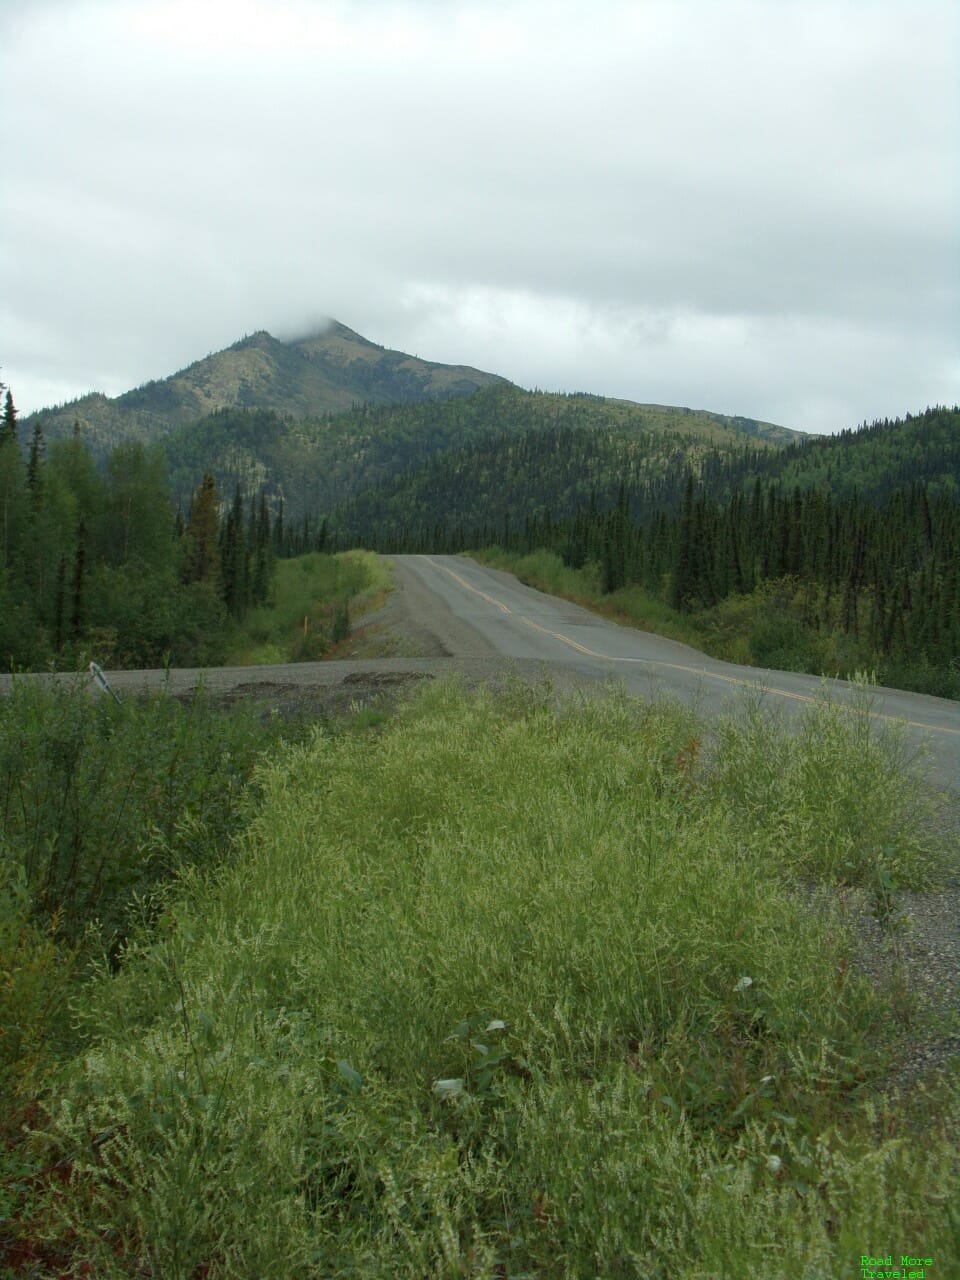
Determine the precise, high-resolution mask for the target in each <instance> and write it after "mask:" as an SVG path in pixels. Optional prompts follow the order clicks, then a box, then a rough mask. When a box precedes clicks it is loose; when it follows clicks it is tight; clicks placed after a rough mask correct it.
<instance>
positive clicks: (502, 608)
mask: <svg viewBox="0 0 960 1280" xmlns="http://www.w3.org/2000/svg"><path fill="white" fill-rule="evenodd" d="M423 558H424V560H426V562H427V564H430V565H433V567H434V569H439V570H440V571H441V573H446V574H449V576H450V577H451V578H452V579H453V580H454V582H458V583H459V584H460V586H461V587H463V588H464V589H465V590H467V591H472V592H473V594H474V595H475V596H480V597H481V598H482V599H484V600H486V602H487V604H493V605H496V607H497V608H498V609H499V610H500V611H501V612H502V613H513V610H512V609H508V608H507V606H506V605H505V604H501V603H500V601H499V600H495V599H494V598H493V596H488V595H487V593H486V592H485V591H480V590H479V589H478V588H477V587H471V585H470V583H469V582H465V581H464V579H463V578H461V577H460V575H459V573H454V572H453V570H452V569H448V568H447V566H446V565H445V564H437V563H436V561H435V560H431V559H430V557H429V556H424V557H423Z"/></svg>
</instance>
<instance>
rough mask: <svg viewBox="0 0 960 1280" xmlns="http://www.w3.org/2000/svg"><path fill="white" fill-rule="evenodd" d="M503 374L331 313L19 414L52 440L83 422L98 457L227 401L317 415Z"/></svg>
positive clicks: (452, 392) (495, 380)
mask: <svg viewBox="0 0 960 1280" xmlns="http://www.w3.org/2000/svg"><path fill="white" fill-rule="evenodd" d="M504 382H505V379H503V378H500V377H497V376H496V375H495V374H491V373H483V372H481V371H480V370H479V369H471V368H468V367H466V366H464V365H446V364H438V363H435V362H433V361H429V360H421V359H419V358H418V357H416V356H411V355H407V354H405V353H404V352H402V351H390V350H387V349H385V348H383V347H379V346H377V345H376V344H375V343H373V342H370V341H368V339H366V338H364V337H362V336H361V335H360V334H358V333H354V332H353V330H352V329H348V328H347V327H346V326H345V325H342V324H339V323H338V322H337V321H332V322H331V323H330V325H329V327H328V328H326V329H325V330H323V331H322V332H321V333H316V334H313V335H311V336H308V337H305V338H301V339H299V340H297V341H294V342H281V341H279V340H278V339H277V338H274V337H273V336H272V335H271V334H269V333H266V332H264V331H261V332H259V333H255V334H253V335H252V336H249V337H244V338H242V339H241V340H240V341H239V342H235V343H234V344H233V346H231V347H227V348H226V350H224V351H218V352H216V353H215V354H213V355H208V356H206V357H205V358H204V359H202V360H197V361H195V362H194V363H193V364H191V365H188V366H187V368H185V369H181V370H180V371H179V372H178V373H174V374H171V375H170V376H169V377H167V378H161V379H158V380H156V381H153V382H148V383H146V384H144V385H143V386H141V387H138V388H136V390H133V391H127V392H125V393H124V394H123V395H120V396H117V397H116V398H114V399H111V398H109V397H107V396H105V395H102V394H100V393H93V394H91V395H88V396H83V397H81V398H80V399H79V400H75V401H72V402H71V403H69V404H65V405H61V406H59V407H57V408H53V409H42V410H39V411H38V412H37V413H34V414H31V415H30V416H29V417H25V418H23V419H22V426H23V427H24V428H25V429H26V432H25V434H26V438H29V434H30V431H31V430H32V427H33V423H34V422H36V421H39V422H41V423H42V425H43V431H44V435H45V436H46V437H47V439H56V438H58V437H61V436H64V435H67V434H69V433H70V432H71V431H72V430H73V426H74V423H75V422H79V423H80V428H81V432H82V434H83V437H84V439H85V440H86V442H87V444H88V445H89V447H90V448H91V450H92V451H93V452H94V454H95V455H97V456H102V455H103V454H104V453H105V452H106V451H107V450H108V449H110V448H112V447H113V446H114V445H116V444H118V443H120V442H121V441H123V440H129V439H139V440H152V439H157V438H159V437H162V436H165V435H167V434H169V433H170V432H171V431H173V430H175V429H176V428H178V427H184V426H186V425H187V424H189V423H193V422H196V421H197V420H198V419H200V418H204V417H206V416H207V415H209V414H211V413H215V412H217V411H219V410H223V409H236V408H241V409H262V410H269V411H271V412H273V413H275V414H277V415H278V416H279V417H281V418H292V419H298V420H299V419H304V418H319V417H322V416H323V415H325V414H329V413H337V412H340V411H342V410H345V409H349V408H350V407H351V406H352V405H355V404H360V403H372V404H410V403H414V402H417V401H423V400H434V399H444V398H447V397H451V396H462V395H468V394H469V393H470V392H472V391H476V390H477V389H478V388H479V387H486V386H491V385H497V384H503V383H504Z"/></svg>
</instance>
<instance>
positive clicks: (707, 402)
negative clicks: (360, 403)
mask: <svg viewBox="0 0 960 1280" xmlns="http://www.w3.org/2000/svg"><path fill="white" fill-rule="evenodd" d="M958 37H960V16H958V12H957V10H956V7H955V6H954V5H953V4H952V3H951V2H950V0H944V2H942V3H940V2H935V0H919V2H918V0H877V2H876V3H871V4H870V5H869V6H864V5H862V4H858V3H856V2H855V0H806V2H804V3H800V0H777V2H776V3H771V2H770V0H737V2H735V3H732V4H728V5H722V6H721V5H715V4H711V3H709V2H708V0H682V2H677V0H673V2H671V3H668V2H667V0H651V2H649V3H645V4H643V5H639V4H633V3H626V2H625V0H624V2H623V3H621V2H620V0H610V2H609V3H607V4H604V5H603V6H601V7H600V8H599V9H598V8H597V7H596V6H589V7H588V6H585V5H577V4H566V5H564V4H559V5H558V4H550V5H548V4H546V3H543V2H542V0H518V2H517V3H511V4H506V3H497V2H496V0H463V2H462V3H459V4H456V5H445V4H437V3H433V4H431V3H428V2H426V0H420V2H419V3H417V2H415V0H411V3H407V4H404V3H399V2H397V3H393V2H391V0H380V2H379V3H377V4H369V3H360V2H359V0H344V2H343V3H339V4H337V3H330V4H324V3H306V2H300V3H298V2H296V0H279V2H276V3H269V4H268V3H267V0H244V2H242V3H237V2H236V0H235V2H234V3H232V4H226V3H224V4H219V3H213V2H212V0H193V2H192V3H190V4H186V3H180V2H179V0H138V3H137V4H136V5H129V4H125V3H120V2H119V0H80V2H78V3H71V4H57V3H52V2H49V3H42V4H39V5H38V4H36V3H35V2H29V3H28V0H21V2H19V3H18V2H17V0H13V3H10V2H9V0H8V3H7V4H5V5H4V7H3V8H2V9H0V47H2V50H3V52H2V54H0V57H2V67H0V118H2V120H3V121H4V134H5V136H4V138H3V157H4V166H3V174H2V183H3V193H2V194H3V199H2V203H0V280H2V287H0V365H2V367H3V372H2V376H3V377H4V380H5V381H7V382H9V383H10V384H11V386H12V387H13V388H14V391H15V394H16V395H17V398H18V401H19V403H20V404H21V405H22V406H23V407H24V408H25V409H29V408H35V407H40V405H41V404H43V403H47V402H49V401H51V400H54V399H61V398H65V397H66V396H68V395H74V394H80V393H82V392H83V391H86V390H89V389H91V388H93V387H99V388H102V389H104V390H106V391H108V392H110V393H111V394H114V393H117V392H119V391H122V390H124V389H126V388H127V387H128V386H131V385H136V384H137V383H138V382H141V381H143V380H145V379H147V378H149V377H155V376H162V375H164V374H165V373H167V372H170V371H172V370H173V369H174V368H177V367H180V366H182V365H183V364H185V363H187V362H188V361H190V360H191V359H194V358H196V357H198V356H201V355H204V354H206V352H207V351H209V350H214V349H217V348H218V347H220V346H223V345H226V344H227V343H229V342H231V341H233V340H234V339H235V338H237V337H238V336H240V334H242V333H243V332H249V331H252V330H253V329H256V328H260V327H266V328H270V329H271V330H272V331H274V332H277V333H280V332H285V333H289V332H291V331H292V330H293V329H295V328H302V327H303V326H304V324H305V323H306V322H307V321H309V320H311V319H313V318H315V317H318V316H321V315H334V316H336V317H337V318H338V319H340V320H342V321H344V323H346V324H349V325H351V326H352V327H354V328H356V329H358V330H360V331H361V332H363V333H365V334H366V335H367V336H369V337H370V338H372V339H373V340H375V341H377V342H381V343H383V344H384V345H392V346H398V347H401V348H403V349H407V350H415V351H417V352H418V353H419V354H420V355H422V356H425V357H429V358H433V359H441V360H456V361H458V362H465V363H471V364H475V365H479V366H482V367H487V368H491V369H494V370H495V371H497V372H501V373H504V374H506V376H508V377H511V378H513V379H514V380H516V381H518V382H520V383H521V384H522V385H526V386H534V385H537V386H541V387H558V388H566V389H585V390H591V391H596V392H603V393H607V394H611V395H621V396H627V397H630V398H632V399H637V400H654V401H660V402H669V403H679V404H689V405H696V406H703V407H709V408H714V409H718V410H721V411H726V412H735V413H744V414H750V415H753V416H758V417H765V418H768V419H770V420H773V421H781V422H783V423H785V424H786V425H789V426H794V427H799V428H802V429H807V430H836V429H839V428H841V427H845V426H851V425H853V424H854V423H856V422H858V421H860V420H861V419H862V418H864V417H867V418H870V417H873V416H875V415H879V416H884V415H887V414H891V415H892V414H896V413H902V412H905V411H908V410H915V409H918V408H922V407H923V406H924V405H925V404H927V403H933V402H936V401H949V402H951V403H952V402H954V401H956V400H960V361H958V359H957V344H956V331H957V319H958V316H960V306H958V286H957V277H958V273H957V264H958V260H960V244H958V239H960V233H958V228H960V164H958V159H957V157H958V155H960V147H958V142H960V138H958V136H957V133H958V130H957V120H958V119H960V90H958V87H957V86H958V83H960V76H958V74H957V72H958V67H957V62H958V59H957V56H956V55H957V50H958V48H960V41H958Z"/></svg>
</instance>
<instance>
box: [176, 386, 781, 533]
mask: <svg viewBox="0 0 960 1280" xmlns="http://www.w3.org/2000/svg"><path fill="white" fill-rule="evenodd" d="M558 431H560V432H563V433H565V434H564V435H563V437H562V443H560V444H558V445H557V446H556V448H559V449H561V451H562V450H568V451H569V457H568V459H567V461H568V463H569V466H568V470H570V469H571V468H572V473H573V474H574V476H575V477H576V480H577V491H578V492H580V491H581V490H582V486H583V485H584V484H589V483H590V477H591V476H592V477H593V483H596V482H597V481H598V479H599V480H601V483H602V484H603V486H604V487H608V486H609V485H612V487H613V492H614V493H616V488H617V483H618V475H621V474H622V478H623V479H624V480H628V479H630V478H631V477H632V476H633V475H636V474H639V473H641V472H642V474H643V475H644V476H645V477H647V476H650V477H654V476H660V475H662V474H663V472H664V470H665V468H666V467H667V465H668V463H670V462H672V464H673V466H674V469H676V467H678V466H679V467H680V468H681V470H682V466H683V465H685V464H686V463H687V462H689V465H691V466H693V467H694V468H695V469H699V466H700V459H701V458H702V456H703V455H704V454H705V453H707V452H712V451H716V450H720V451H721V452H723V453H724V454H725V455H726V454H729V453H734V454H738V455H739V453H740V452H742V451H743V450H744V449H747V450H749V451H750V452H751V454H753V453H760V454H766V453H768V452H770V451H771V450H776V449H777V448H778V447H779V446H780V444H781V441H782V440H783V439H790V440H792V439H795V438H796V435H795V433H792V432H787V431H786V429H785V428H782V427H774V426H772V425H771V424H769V423H760V422H755V421H754V420H752V419H743V418H736V419H733V418H724V417H722V416H721V415H719V414H715V413H708V412H706V411H703V410H692V409H675V408H670V407H667V406H663V405H640V404H633V403H632V402H630V401H626V400H606V399H604V398H603V397H602V396H590V395H582V394H581V395H557V394H554V393H549V392H543V391H524V390H522V389H521V388H519V387H515V386H513V385H511V384H509V383H506V382H501V383H500V384H499V385H494V386H490V387H485V388H481V389H480V390H478V391H475V392H474V393H473V394H472V395H464V396H456V397H448V398H447V399H444V400H438V399H433V400H429V401H421V402H420V403H417V404H399V405H398V404H394V405H382V404H381V405H371V404H363V405H357V406H355V407H354V408H352V409H350V410H347V411H345V412H343V413H338V414H330V415H327V416H326V417H324V418H322V419H304V420H302V421H291V420H289V419H284V418H281V417H280V416H279V415H278V414H276V413H272V412H268V411H266V410H246V409H227V410H221V411H220V412H218V413H214V414H211V415H209V416H208V417H206V418H203V419H201V420H200V421H199V422H196V423H193V424H191V425H190V426H187V427H182V428H180V429H179V430H177V431H174V432H172V433H171V434H170V435H168V436H167V437H165V439H164V441H163V448H164V452H165V453H166V456H167V463H168V467H169V471H170V478H171V482H172V488H173V492H174V495H175V497H176V499H177V500H179V501H180V502H181V503H182V504H183V505H184V506H186V503H187V501H188V500H189V496H190V493H191V492H192V491H193V489H194V488H195V487H196V485H197V483H198V481H199V479H200V477H201V476H202V474H203V472H204V471H210V472H211V474H212V475H213V476H214V478H215V480H216V482H217V488H218V490H219V492H220V493H221V495H229V494H231V493H232V492H233V490H234V487H235V486H236V485H237V484H239V485H240V487H241V489H242V490H243V491H244V492H245V493H253V492H256V491H257V490H258V489H259V488H260V487H261V486H265V487H266V489H267V494H268V499H269V500H271V501H272V502H273V504H274V506H276V505H277V503H278V500H279V498H280V496H281V495H282V497H283V501H284V507H285V510H286V514H287V516H288V518H298V517H299V516H301V515H304V514H316V513H318V512H319V513H324V514H328V513H331V512H332V510H333V508H334V507H335V506H337V505H339V504H342V503H344V502H346V501H350V500H352V499H354V498H356V497H357V496H358V495H360V494H367V495H368V496H367V499H366V508H367V509H369V507H370V504H371V503H372V504H374V505H376V503H377V502H378V501H379V500H380V496H381V495H383V497H384V499H385V500H386V492H387V491H386V489H385V488H384V486H391V485H393V486H396V485H399V486H400V488H402V489H403V490H404V495H405V496H401V495H400V493H399V492H398V491H397V492H396V494H395V496H391V498H390V503H391V505H392V506H393V507H395V508H396V507H398V506H399V507H403V508H408V507H409V505H410V503H411V502H412V503H414V504H415V505H421V506H423V509H424V510H426V509H427V508H428V507H429V508H430V509H431V510H433V509H436V508H437V505H438V503H440V505H442V504H443V499H442V498H441V494H442V493H444V492H446V491H448V489H449V485H450V483H453V485H454V487H458V486H459V484H460V480H459V477H461V476H462V475H463V474H465V473H466V472H468V471H470V470H471V468H473V467H475V465H477V459H478V458H480V457H481V456H482V458H483V459H487V458H488V455H489V450H490V448H491V446H492V447H493V448H494V455H493V456H495V459H496V460H495V461H493V462H492V463H489V464H488V463H486V462H483V463H481V464H480V465H481V466H482V467H484V468H485V476H486V479H485V480H484V479H483V478H480V477H478V478H477V479H476V482H475V483H473V491H474V493H475V494H476V496H477V501H478V502H479V503H480V504H481V506H483V505H488V504H492V506H491V509H492V508H493V507H496V508H497V509H498V510H499V509H500V508H502V506H503V503H504V501H505V500H506V498H507V496H508V492H507V489H506V488H504V486H503V485H502V484H501V483H500V479H499V478H498V477H500V478H505V477H506V476H507V475H508V474H511V475H513V474H515V471H516V469H515V467H514V465H513V463H512V462H511V461H510V454H511V450H512V449H514V448H516V447H518V446H517V445H516V442H517V441H519V440H520V438H521V437H526V436H528V435H538V434H542V433H554V434H555V433H556V432H558ZM571 432H574V433H579V434H574V435H572V434H570V433H571ZM584 440H587V441H592V442H595V444H596V446H597V447H598V448H600V449H601V451H602V455H603V461H602V463H600V464H598V466H599V469H600V471H601V472H602V473H603V474H602V477H601V476H599V475H598V471H597V468H596V467H592V466H591V467H590V468H586V467H584V466H583V465H581V462H580V461H578V458H579V450H580V448H581V446H582V445H583V442H584ZM493 442H499V443H496V444H493ZM615 442H619V444H616V443H615ZM463 450H467V451H471V450H472V451H474V452H473V454H472V455H471V456H470V457H468V458H464V457H461V454H460V451H463ZM497 450H501V451H502V459H501V458H500V454H499V453H497ZM477 451H479V453H478V452H477ZM553 456H554V457H556V453H554V455H553ZM628 460H629V467H630V476H628V475H627V474H626V473H621V468H622V467H624V466H626V465H627V462H628ZM501 461H502V468H501V466H500V465H499V463H500V462H501ZM538 466H546V467H547V471H551V470H552V463H551V464H548V463H547V462H543V461H541V463H540V464H538ZM447 471H449V472H450V475H447V474H446V473H447ZM545 482H547V475H546V472H543V473H540V472H538V470H537V467H535V468H534V471H533V473H531V474H530V476H529V492H528V494H527V497H528V498H529V501H530V502H532V503H534V504H540V503H542V502H543V501H544V498H543V494H544V484H545ZM549 483H552V482H549ZM424 486H426V488H425V489H424ZM515 488H516V486H514V487H513V488H511V490H510V492H511V493H513V492H514V491H515ZM587 491H588V490H584V491H583V492H587ZM518 500H519V499H518ZM561 505H565V504H561ZM384 514H386V512H385V513H384ZM338 523H339V521H338ZM352 523H353V520H352V517H351V519H350V521H348V524H352ZM362 523H363V525H364V527H366V519H365V518H364V520H363V521H362Z"/></svg>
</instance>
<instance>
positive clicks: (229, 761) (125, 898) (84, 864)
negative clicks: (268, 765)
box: [0, 679, 279, 1106]
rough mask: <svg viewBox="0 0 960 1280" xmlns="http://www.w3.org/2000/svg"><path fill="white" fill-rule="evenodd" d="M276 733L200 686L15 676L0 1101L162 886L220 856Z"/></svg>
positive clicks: (5, 763) (3, 820) (4, 817)
mask: <svg viewBox="0 0 960 1280" xmlns="http://www.w3.org/2000/svg"><path fill="white" fill-rule="evenodd" d="M278 736H279V730H278V727H277V726H276V725H272V724H263V723H261V721H260V719H259V718H258V717H257V716H256V715H255V714H254V713H253V712H252V711H249V710H245V709H244V708H242V707H239V708H235V709H234V710H233V711H231V713H229V714H226V713H220V712H217V711H215V710H214V709H213V708H211V707H210V706H209V704H208V703H207V700H206V699H205V697H204V696H203V694H202V692H200V693H198V694H196V695H195V696H194V697H193V698H192V699H191V700H190V701H189V702H188V703H186V704H181V703H179V702H177V701H175V700H173V699H172V698H169V697H167V696H166V695H163V694H160V695H155V696H151V697H146V698H142V699H130V700H128V701H125V702H124V703H123V704H122V705H118V704H116V703H115V702H113V701H112V700H110V699H99V700H97V699H96V698H95V697H91V695H90V691H89V688H88V682H87V681H86V680H85V679H84V680H80V679H78V681H77V682H76V683H75V684H74V685H66V686H65V685H56V686H54V685H41V684H39V683H36V682H32V681H29V680H19V679H18V680H14V682H13V685H12V688H11V690H10V692H9V694H7V695H6V696H4V697H2V698H0V967H2V974H3V977H2V981H0V1106H3V1105H12V1099H13V1098H14V1096H15V1095H17V1096H19V1097H21V1098H25V1097H28V1096H29V1094H30V1091H31V1090H32V1089H34V1088H35V1087H36V1085H37V1082H38V1080H39V1079H40V1078H41V1077H42V1076H43V1075H44V1073H45V1072H46V1071H47V1070H48V1069H49V1068H50V1066H51V1063H52V1062H53V1060H54V1059H55V1057H56V1055H57V1054H58V1053H60V1052H62V1051H63V1050H64V1049H65V1047H69V1046H70V1045H71V1044H73V1043H75V1038H74V1035H73V1029H72V1026H71V1020H70V1017H69V1010H68V1002H69V1000H70V999H71V998H72V997H74V996H76V994H77V991H78V990H79V989H80V988H79V986H78V983H79V981H80V978H81V976H82V972H83V969H84V966H85V965H86V964H88V963H89V961H90V960H91V958H96V957H102V956H106V957H108V958H109V960H110V963H111V964H113V965H116V964H118V963H119V958H120V956H121V954H122V949H123V945H124V941H125V939H126V936H127V934H128V932H129V930H130V928H131V927H132V925H133V922H134V921H135V920H138V919H143V918H144V917H146V918H151V917H152V915H154V914H155V913H156V910H157V909H158V908H157V906H156V905H155V903H154V901H153V900H154V897H155V895H156V894H157V893H158V892H159V891H161V890H162V887H163V886H164V885H165V884H166V883H168V882H169V881H170V880H171V878H172V877H173V876H175V875H177V874H179V873H180V872H182V871H183V870H184V868H186V867H188V866H191V865H201V864H202V865H206V866H209V865H212V864H213V863H215V862H218V861H220V860H222V858H223V857H224V856H225V854H226V853H227V851H228V850H229V848H230V840H231V837H232V835H233V834H234V833H236V832H238V831H239V830H240V829H241V828H242V826H243V825H244V823H245V821H246V819H247V817H248V816H249V812H250V810H249V808H248V799H247V793H246V787H247V782H248V780H249V777H250V774H251V771H252V769H253V765H254V762H255V761H256V760H257V759H258V758H259V756H260V755H261V753H262V752H263V751H264V750H265V749H267V747H268V746H269V745H270V744H271V743H275V742H276V741H277V738H278Z"/></svg>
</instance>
